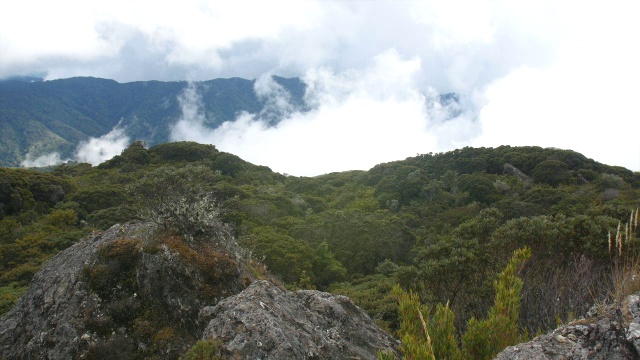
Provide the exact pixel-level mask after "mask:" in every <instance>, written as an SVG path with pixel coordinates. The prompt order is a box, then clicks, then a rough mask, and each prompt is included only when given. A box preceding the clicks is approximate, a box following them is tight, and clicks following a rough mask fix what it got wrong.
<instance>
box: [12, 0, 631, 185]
mask: <svg viewBox="0 0 640 360" xmlns="http://www.w3.org/2000/svg"><path fill="white" fill-rule="evenodd" d="M636 7H637V5H636V4H635V3H633V2H631V1H625V0H613V1H609V2H606V3H605V2H584V1H572V0H569V1H561V2H558V1H552V0H548V1H536V2H522V1H517V2H514V1H504V0H474V1H465V0H452V1H401V2H399V1H375V2H337V1H336V2H329V1H297V2H292V1H277V0H273V1H267V2H265V1H234V2H201V1H197V0H185V1H182V2H180V3H179V4H178V3H162V4H159V3H157V2H151V1H148V0H131V1H125V0H113V1H109V2H86V1H84V2H82V1H74V0H60V1H57V2H50V1H37V0H24V1H20V2H3V3H2V5H0V54H1V56H2V61H0V77H6V76H10V75H17V74H31V73H41V72H45V73H47V74H48V75H47V78H49V79H54V78H60V77H70V76H78V75H82V76H86V75H90V76H98V77H105V78H113V79H116V80H118V81H134V80H185V79H186V80H191V81H197V80H207V79H212V78H218V77H234V76H239V77H244V78H249V79H253V78H255V79H267V78H268V77H269V75H271V74H277V75H281V76H300V77H302V78H303V79H304V80H305V81H306V82H307V84H309V95H308V101H309V103H310V104H313V109H314V110H313V111H311V112H309V113H305V114H302V113H300V112H299V111H297V110H296V109H295V108H287V107H286V106H287V103H288V102H287V99H286V94H283V93H280V94H279V95H277V94H276V93H277V87H274V85H273V84H271V83H270V82H269V81H266V80H264V81H263V83H262V85H260V84H257V86H256V92H257V94H259V95H260V94H262V95H261V96H270V97H269V101H271V102H272V103H270V104H269V109H271V110H269V111H271V112H270V113H267V112H265V113H263V114H250V115H243V116H240V117H239V119H238V121H237V122H236V123H234V124H231V123H230V124H225V126H224V127H223V128H221V129H220V130H218V131H213V130H211V129H208V128H207V126H206V121H204V120H206V119H204V120H202V119H201V120H202V121H200V122H199V121H198V120H197V119H196V120H193V119H192V118H193V116H191V115H188V114H186V115H185V116H183V119H181V120H180V122H178V124H176V127H175V128H174V137H175V138H176V139H183V138H191V139H202V140H203V141H204V140H208V142H211V141H216V142H217V143H216V145H219V146H220V147H221V148H225V147H226V148H227V149H228V151H232V152H233V151H234V150H237V151H236V153H238V154H239V155H240V156H243V157H247V158H248V159H250V157H249V156H248V155H251V156H253V157H255V159H259V160H260V162H265V164H266V165H269V166H272V167H273V168H287V169H289V170H288V172H291V173H294V174H295V173H308V172H309V171H311V170H309V167H311V166H312V165H311V162H307V163H306V165H304V166H303V165H302V164H303V163H305V162H304V161H303V160H301V159H298V157H300V156H302V155H298V153H296V154H292V153H293V151H286V150H284V148H287V146H286V144H287V143H290V144H291V147H290V148H294V147H295V148H297V149H298V150H299V151H300V154H302V153H304V154H306V155H305V158H307V159H313V162H315V163H317V164H322V163H323V161H326V162H327V163H329V162H333V163H334V164H337V165H339V166H336V167H335V168H332V169H331V170H333V171H337V170H340V169H343V165H342V163H343V161H342V159H341V158H337V159H335V158H334V159H332V160H333V161H331V160H328V159H327V160H323V158H324V157H323V156H320V155H316V154H311V152H313V151H319V152H323V153H324V155H325V156H327V157H329V156H338V155H337V154H341V155H340V156H344V152H342V150H348V151H350V149H361V151H360V152H358V151H359V150H353V151H354V155H353V158H354V159H353V161H352V162H347V161H346V159H345V160H344V166H354V167H356V168H366V167H367V166H369V163H370V159H372V158H373V156H374V155H375V156H380V158H378V160H377V161H375V162H376V163H378V162H381V161H386V160H388V159H389V157H387V155H389V156H408V155H411V154H409V152H412V151H415V152H425V151H431V150H435V151H443V150H449V149H451V148H452V147H454V146H464V145H474V146H497V145H540V146H553V147H559V148H570V149H573V150H576V151H579V152H582V153H584V154H585V155H587V156H589V157H593V158H594V159H595V160H597V161H601V162H605V163H608V164H612V165H622V166H625V167H628V168H631V169H634V170H640V145H638V144H640V141H638V137H637V135H636V134H638V133H640V128H639V126H640V125H638V124H640V121H639V120H640V110H638V107H637V106H636V105H635V102H636V99H638V98H639V97H640V88H639V87H638V86H637V85H638V83H639V80H640V76H639V70H638V64H639V63H640V61H639V60H640V58H639V54H640V50H638V47H637V46H635V45H634V44H635V43H637V39H636V37H637V35H636V34H638V33H640V22H638V21H637V19H635V17H636V16H635V15H636V14H637V9H636ZM34 9H37V10H38V11H34ZM385 62H386V63H385ZM449 92H455V93H457V94H459V95H460V99H461V101H460V105H461V111H462V113H461V115H460V116H461V117H460V118H459V119H454V120H449V121H443V120H442V119H441V115H438V106H441V105H442V104H440V105H438V104H437V102H434V101H433V99H436V98H437V94H444V93H449ZM425 107H426V109H427V110H424V109H425ZM274 111H280V113H278V112H274ZM447 111H448V110H447ZM197 114H198V113H197V112H196V113H195V114H192V115H194V116H195V118H197ZM444 114H445V117H447V116H449V115H447V114H448V112H445V113H444ZM270 116H271V120H269V119H270ZM273 116H281V117H284V119H285V120H284V121H283V122H282V123H281V124H279V125H278V126H277V127H275V128H274V127H269V126H267V125H268V124H271V123H272V122H273ZM382 116H386V117H387V118H386V119H383V118H382ZM439 116H440V117H439ZM195 118H194V119H195ZM187 119H192V120H193V121H191V122H187ZM382 123H386V126H383V125H382ZM320 124H323V125H320ZM389 124H393V126H389ZM188 125H193V126H194V127H193V128H189V127H188ZM198 126H200V127H198ZM314 133H315V135H317V136H315V137H314V136H313V134H314ZM190 134H191V135H190ZM418 134H419V135H418ZM383 135H387V138H386V143H387V144H389V146H386V151H380V150H379V149H381V148H383V147H385V146H384V145H382V144H384V141H382V140H381V137H383ZM393 137H400V138H402V137H404V138H405V139H406V141H404V142H400V141H398V142H392V141H391V140H389V139H390V138H393ZM320 138H322V139H324V141H319V140H318V141H316V140H315V139H320ZM372 139H375V140H372ZM409 142H415V143H411V144H408V143H409ZM347 143H350V144H351V147H348V146H347V145H345V144H347ZM374 143H375V144H379V145H380V147H379V148H376V147H374V146H373V145H372V144H374ZM259 145H260V146H262V148H260V149H259V148H258V146H259ZM302 149H307V150H305V151H302ZM330 149H336V150H335V152H332V151H333V150H330ZM339 149H340V150H339ZM401 149H402V151H401ZM243 151H246V154H245V153H243ZM378 151H380V153H378ZM355 154H359V155H355ZM363 154H372V157H369V156H367V155H363ZM286 157H288V158H289V159H290V160H289V161H292V163H296V164H300V165H299V166H300V167H299V168H298V167H293V166H291V167H286V166H285V165H284V164H283V165H282V166H281V165H279V164H274V162H278V163H279V162H283V163H284V162H285V160H282V159H284V158H286ZM355 158H359V159H362V161H361V162H358V161H357V160H356V159H355ZM251 159H253V158H251ZM255 159H253V160H254V161H255ZM297 169H300V170H299V171H298V170H297ZM328 169H329V167H328V166H326V167H325V166H324V165H323V166H322V170H320V168H318V170H317V171H315V172H322V171H327V170H328Z"/></svg>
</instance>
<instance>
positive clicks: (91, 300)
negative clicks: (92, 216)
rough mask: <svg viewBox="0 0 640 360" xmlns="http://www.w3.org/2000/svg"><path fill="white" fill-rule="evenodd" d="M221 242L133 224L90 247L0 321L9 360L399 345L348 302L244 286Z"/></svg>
mask: <svg viewBox="0 0 640 360" xmlns="http://www.w3.org/2000/svg"><path fill="white" fill-rule="evenodd" d="M214 243H215V242H212V241H202V242H198V243H196V244H187V243H186V242H185V241H184V240H183V239H182V238H181V237H178V236H174V235H170V234H162V233H158V232H156V231H154V229H153V227H152V226H150V225H148V224H135V223H130V224H125V225H115V226H113V227H112V228H110V229H109V230H107V231H105V232H104V233H96V234H94V235H91V236H88V237H86V238H84V239H83V240H81V241H79V242H78V243H76V244H74V245H73V246H71V247H69V248H68V249H67V250H65V251H63V252H61V253H60V254H58V255H57V256H55V257H54V258H53V259H51V260H50V261H49V262H48V263H47V264H46V265H45V266H44V267H43V268H42V269H41V271H40V272H38V273H37V274H36V276H35V277H34V279H33V282H32V284H31V286H30V288H29V290H28V291H27V292H26V293H25V295H24V296H23V297H22V298H21V299H20V300H19V301H18V302H17V303H16V305H15V306H14V307H13V309H11V310H10V311H9V312H8V313H7V314H6V315H5V316H4V317H3V318H1V319H0V359H7V360H11V359H141V358H156V359H177V358H178V357H180V356H184V355H185V353H186V351H188V349H190V348H191V347H192V346H193V345H194V344H195V343H196V341H197V340H198V339H201V338H203V339H210V338H218V339H219V340H222V341H223V344H222V346H221V347H220V349H221V351H222V353H223V354H227V355H235V356H239V357H240V358H262V359H267V358H271V359H285V358H287V359H289V358H348V357H349V356H352V358H361V359H374V358H375V357H376V351H377V349H379V348H393V347H394V346H395V345H396V344H395V341H394V340H393V338H391V337H390V336H389V335H387V334H386V333H384V332H383V331H382V330H380V329H379V328H378V327H377V326H376V325H375V323H374V322H373V321H372V320H371V319H369V317H368V316H367V315H366V314H365V313H364V312H363V311H362V310H361V309H359V308H358V307H356V306H355V305H354V304H353V303H352V302H351V300H349V299H348V298H346V297H343V296H335V295H331V294H327V293H321V292H317V291H299V292H297V293H291V292H287V291H285V290H282V289H280V288H278V287H277V286H275V285H273V284H271V283H269V282H266V281H258V282H255V283H254V284H252V285H251V286H250V287H249V288H247V286H249V285H250V284H251V283H252V282H253V281H254V279H253V277H252V276H251V275H250V274H249V272H248V271H247V270H246V267H245V265H244V263H243V261H242V259H238V258H236V257H235V256H233V255H229V254H228V253H225V252H221V251H220V250H219V248H218V247H216V246H214V245H213V244H214ZM245 289H246V290H245ZM243 290H244V291H243Z"/></svg>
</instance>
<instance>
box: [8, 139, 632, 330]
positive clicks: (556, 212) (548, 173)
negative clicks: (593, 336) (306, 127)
mask: <svg viewBox="0 0 640 360" xmlns="http://www.w3.org/2000/svg"><path fill="white" fill-rule="evenodd" d="M194 189H197V191H196V192H194V191H195V190H194ZM180 204H194V205H193V206H195V207H193V208H184V207H179V206H183V205H180ZM212 204H214V205H215V206H214V207H211V206H213V205H212ZM171 206H178V207H177V208H175V207H171ZM199 206H201V207H202V208H199ZM639 206H640V173H637V172H635V173H634V172H631V171H629V170H627V169H624V168H620V167H612V166H608V165H605V164H601V163H597V162H595V161H593V160H591V159H587V158H586V157H584V156H583V155H581V154H579V153H576V152H573V151H569V150H558V149H543V148H539V147H510V146H502V147H499V148H464V149H459V150H455V151H451V152H447V153H440V154H424V155H419V156H416V157H412V158H408V159H405V160H401V161H395V162H391V163H386V164H380V165H377V166H375V167H374V168H372V169H370V170H369V171H349V172H342V173H332V174H327V175H323V176H317V177H312V178H307V177H293V176H285V175H282V174H278V173H274V172H272V171H271V170H270V169H269V168H267V167H263V166H255V165H253V164H250V163H248V162H245V161H243V160H242V159H240V158H238V157H237V156H234V155H232V154H228V153H224V152H220V151H218V150H217V149H216V148H215V147H214V146H212V145H200V144H196V143H189V142H179V143H167V144H161V145H157V146H154V147H151V148H149V149H146V148H145V147H144V146H143V145H142V143H139V142H136V143H134V144H132V145H131V146H130V147H129V148H127V149H125V150H124V151H123V152H122V154H121V155H119V156H116V157H115V158H113V159H111V160H109V161H107V162H105V163H103V164H101V165H99V166H96V167H92V166H91V165H88V164H63V165H60V166H57V167H55V168H54V169H53V170H52V171H51V172H49V173H42V172H37V171H33V170H21V169H0V214H1V215H0V216H2V218H1V220H0V260H1V261H0V266H1V267H0V286H1V287H2V288H1V290H0V291H2V296H3V298H2V299H3V311H6V310H8V308H9V307H10V306H11V305H12V303H13V301H14V300H15V298H16V296H19V295H20V294H21V293H22V292H24V291H25V287H26V286H27V285H28V284H29V282H30V281H31V278H32V276H33V274H34V273H35V272H36V271H37V270H38V269H39V267H40V266H41V264H42V263H43V262H44V261H45V260H46V259H48V258H49V257H50V256H52V255H53V254H55V253H56V252H58V251H59V250H61V249H64V248H66V247H68V246H69V245H71V244H73V243H74V242H75V241H76V240H77V239H79V238H80V237H82V236H84V235H85V234H87V233H90V232H91V231H94V230H100V229H106V228H108V227H110V226H111V225H113V224H115V223H124V222H128V221H130V220H133V219H143V220H148V221H156V222H158V223H159V224H162V226H163V227H164V229H165V230H167V231H175V232H176V233H182V234H192V236H198V234H200V231H202V230H201V229H200V227H199V226H198V225H197V224H198V223H199V221H201V220H202V219H205V220H206V219H208V218H207V216H209V215H207V214H212V213H214V214H216V219H218V220H219V221H221V222H222V223H224V224H228V226H230V229H232V230H230V231H232V233H233V235H234V236H235V238H237V240H238V244H239V245H240V246H241V247H242V248H243V249H245V250H247V251H248V252H250V254H251V259H252V261H255V264H262V265H264V266H266V269H268V272H269V274H271V276H274V277H275V278H276V279H278V281H280V282H282V283H283V284H285V285H286V286H288V287H290V288H292V289H300V288H306V289H320V290H328V291H331V292H334V293H338V294H345V295H348V296H349V297H351V298H352V299H353V300H354V301H355V303H356V304H358V305H360V306H361V307H362V308H364V309H365V310H366V311H367V312H368V313H369V314H370V316H372V317H373V318H374V319H375V320H376V321H377V322H378V324H379V325H381V326H382V327H384V328H386V329H388V330H389V331H391V332H394V331H396V330H397V329H398V327H399V322H398V312H397V303H396V300H395V298H394V296H393V294H392V291H391V290H392V287H393V286H394V285H395V284H400V285H401V286H402V287H403V288H404V289H406V290H412V291H413V292H414V293H415V294H419V296H420V299H421V301H422V302H423V303H424V304H427V305H429V306H435V305H436V304H445V303H448V304H449V307H450V309H452V310H453V311H454V312H455V316H456V317H455V325H456V327H457V329H458V331H460V332H461V333H462V332H463V331H464V329H465V328H466V327H467V324H468V320H469V319H470V318H472V317H475V318H483V317H484V316H485V315H486V314H487V312H488V310H489V308H490V307H491V306H492V303H493V298H494V289H493V283H494V280H495V279H496V276H497V274H498V273H499V272H500V271H502V270H503V269H504V268H505V266H506V265H507V263H508V262H509V259H510V258H511V256H512V255H513V253H514V251H515V250H516V249H520V248H523V247H525V246H526V247H529V248H530V249H531V257H530V259H529V260H528V261H527V262H526V263H525V265H524V266H523V267H522V268H519V269H518V270H519V271H518V273H519V274H520V276H521V277H522V279H523V281H524V287H523V290H522V307H521V309H520V318H519V323H518V326H519V328H520V329H521V330H523V332H524V330H526V331H528V333H529V334H534V333H536V332H538V331H539V330H548V329H553V328H555V326H556V325H557V323H558V322H562V321H566V320H568V319H573V318H575V317H579V316H581V315H583V314H585V313H586V312H587V311H588V310H589V308H590V307H591V306H592V304H593V303H594V302H597V301H601V302H607V301H611V300H612V298H614V297H615V295H616V291H617V290H616V289H617V288H616V286H615V284H616V281H615V277H614V276H612V274H614V273H615V271H614V270H616V269H619V268H620V266H621V265H624V264H626V262H625V261H623V260H624V259H631V260H634V259H638V253H637V249H639V247H638V246H637V245H640V244H637V242H638V239H637V237H636V236H635V235H633V234H632V233H631V232H630V230H627V233H628V234H630V235H627V237H626V240H625V241H624V242H623V241H620V242H616V233H620V231H622V233H623V234H624V233H625V227H624V224H629V223H633V222H634V221H636V222H637V217H638V215H637V214H638V212H637V208H638V207H639ZM145 209H146V210H145ZM149 209H153V211H149ZM199 209H200V210H202V209H205V210H207V209H208V210H207V211H200V210H199ZM169 210H170V211H169ZM167 211H169V212H170V213H173V214H183V213H184V214H197V217H196V219H195V220H194V219H192V218H189V217H182V218H180V219H182V220H180V221H177V220H172V221H167V220H166V219H167V217H166V216H167V215H166V214H167ZM633 214H635V215H633ZM194 216H195V215H194ZM630 216H631V218H630ZM633 216H635V220H634V217H633ZM200 217H201V218H200ZM218 220H216V221H218ZM189 236H191V235H189ZM612 237H613V240H612ZM186 239H188V236H187V237H186ZM612 242H613V245H612ZM614 250H615V251H614ZM631 263H633V261H631ZM636 263H637V262H636ZM262 265H260V266H262ZM625 266H626V265H625ZM634 279H636V280H633V281H631V282H630V283H629V289H631V288H640V282H638V281H637V277H636V278H634ZM634 281H635V282H634ZM625 284H626V283H625ZM629 289H627V290H629Z"/></svg>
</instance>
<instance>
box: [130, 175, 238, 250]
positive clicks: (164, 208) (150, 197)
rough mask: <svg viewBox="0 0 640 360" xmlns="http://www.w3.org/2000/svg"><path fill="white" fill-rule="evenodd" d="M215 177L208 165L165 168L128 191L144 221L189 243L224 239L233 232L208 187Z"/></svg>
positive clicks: (131, 186)
mask: <svg viewBox="0 0 640 360" xmlns="http://www.w3.org/2000/svg"><path fill="white" fill-rule="evenodd" d="M214 176H215V175H214V173H213V172H212V171H211V170H209V169H208V168H206V167H204V166H194V165H187V166H185V167H183V168H179V169H173V168H169V167H161V168H158V169H156V170H154V171H152V172H150V173H149V174H148V175H146V176H144V177H143V178H141V179H140V180H138V181H137V182H135V183H134V184H132V185H130V186H129V187H127V192H128V194H129V195H130V196H131V197H132V198H133V199H134V201H135V202H136V204H137V205H138V207H139V209H140V212H139V215H140V217H141V218H143V219H145V220H148V221H152V222H154V223H156V224H158V225H159V226H162V227H164V229H165V230H168V229H175V230H177V231H178V232H179V233H180V234H182V235H184V236H186V238H187V240H189V241H194V239H195V238H196V237H198V236H199V235H203V234H208V235H211V236H213V238H214V239H216V240H222V239H224V238H226V237H228V234H229V229H228V228H227V226H226V225H225V224H224V223H223V222H222V221H221V219H220V215H221V213H222V209H221V208H220V206H219V205H218V203H217V201H216V199H215V198H214V196H213V194H212V192H211V191H210V189H209V188H208V183H209V182H211V181H213V178H214Z"/></svg>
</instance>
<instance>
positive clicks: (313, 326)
mask: <svg viewBox="0 0 640 360" xmlns="http://www.w3.org/2000/svg"><path fill="white" fill-rule="evenodd" d="M201 317H202V318H205V319H211V320H210V321H209V324H208V325H207V328H206V329H205V331H204V335H203V338H205V339H217V340H221V341H222V346H221V351H222V354H223V355H226V356H228V357H230V358H234V359H236V358H238V359H376V357H377V353H378V351H380V350H391V351H396V350H395V349H396V347H397V346H398V344H397V341H396V340H395V339H394V338H393V337H391V336H390V335H389V334H387V333H385V332H384V331H382V330H381V329H380V328H379V327H378V326H376V324H375V323H374V322H373V321H372V320H371V318H369V316H368V315H367V314H366V313H365V312H364V311H363V310H362V309H360V308H359V307H357V306H356V305H355V304H354V303H353V302H352V301H351V299H349V298H348V297H346V296H341V295H332V294H329V293H325V292H320V291H314V290H300V291H297V292H290V291H287V290H285V289H283V288H281V287H279V286H277V285H274V284H273V283H271V282H268V281H256V282H254V283H253V284H251V286H249V287H248V288H247V289H245V290H244V291H243V292H241V293H239V294H237V295H235V296H232V297H230V298H227V299H225V300H223V301H221V302H220V303H218V305H216V306H215V307H208V308H205V309H203V312H202V314H201ZM396 354H397V353H396ZM397 355H399V354H397Z"/></svg>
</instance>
